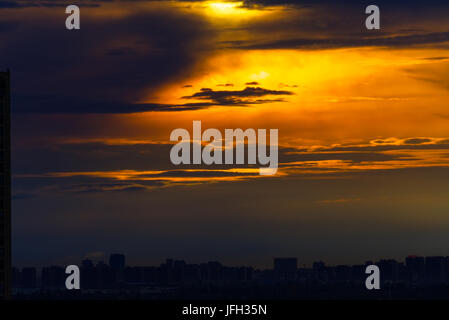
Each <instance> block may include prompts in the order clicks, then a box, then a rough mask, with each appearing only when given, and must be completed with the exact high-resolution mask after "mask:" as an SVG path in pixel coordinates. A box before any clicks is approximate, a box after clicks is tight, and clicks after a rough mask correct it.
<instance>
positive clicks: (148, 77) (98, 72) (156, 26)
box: [0, 9, 214, 113]
mask: <svg viewBox="0 0 449 320" xmlns="http://www.w3.org/2000/svg"><path fill="white" fill-rule="evenodd" d="M47 14H48V12H47ZM61 19H62V20H61ZM61 19H57V18H55V16H54V15H50V16H48V17H46V16H45V13H43V15H42V16H36V17H35V18H34V19H32V20H31V19H30V20H23V21H21V25H20V29H19V30H18V31H17V32H15V31H14V30H13V31H12V32H7V33H6V32H3V33H2V32H0V52H1V53H0V57H1V60H0V61H1V66H0V67H1V68H6V67H8V68H10V69H11V71H12V85H13V89H14V90H13V93H12V94H13V96H12V101H13V107H12V110H13V112H22V113H23V112H31V113H55V112H56V113H65V112H69V113H105V112H110V113H128V112H142V111H147V110H151V109H157V107H158V106H157V105H154V104H151V105H144V104H138V103H136V102H135V101H139V100H141V99H143V98H144V97H148V95H151V93H152V92H155V91H157V89H158V88H159V87H160V86H162V85H164V84H166V83H167V82H171V81H176V79H180V78H182V77H185V76H187V75H192V73H194V72H195V71H194V70H195V65H196V63H197V62H199V61H201V59H202V58H203V56H204V55H207V54H209V53H210V52H211V51H208V50H213V45H212V44H211V43H210V39H211V38H213V34H214V31H213V30H212V29H211V28H210V27H209V25H208V23H207V22H206V21H205V20H204V19H203V18H202V17H200V16H196V15H194V14H192V13H190V14H187V13H180V12H178V11H177V10H175V9H172V10H168V9H158V10H154V11H146V12H139V13H134V14H131V15H129V16H125V17H121V18H112V19H108V20H107V21H103V20H101V19H91V18H89V16H88V15H85V16H84V18H83V22H82V28H81V30H77V31H76V32H69V31H67V30H65V28H64V14H63V15H62V17H61ZM61 21H62V22H61ZM0 23H2V24H5V23H6V24H11V23H12V22H11V21H9V20H8V19H7V17H4V16H2V18H0ZM150 30H151V32H150ZM19 31H20V35H19ZM153 31H154V32H153ZM124 43H126V45H123V44H124ZM199 48H203V50H201V52H199V50H198V49H199ZM204 49H205V50H204ZM37 79H39V80H38V81H36V80H37ZM187 107H189V106H187Z"/></svg>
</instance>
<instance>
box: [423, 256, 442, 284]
mask: <svg viewBox="0 0 449 320" xmlns="http://www.w3.org/2000/svg"><path fill="white" fill-rule="evenodd" d="M426 278H427V281H428V282H430V283H441V282H444V281H445V280H446V258H445V257H426Z"/></svg>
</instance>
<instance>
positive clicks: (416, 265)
mask: <svg viewBox="0 0 449 320" xmlns="http://www.w3.org/2000/svg"><path fill="white" fill-rule="evenodd" d="M405 265H406V267H407V272H408V277H409V280H410V281H412V282H414V283H416V282H422V281H424V278H425V272H426V265H425V262H424V257H417V256H408V257H407V258H405Z"/></svg>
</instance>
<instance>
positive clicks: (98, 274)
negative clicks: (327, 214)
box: [12, 254, 449, 299]
mask: <svg viewBox="0 0 449 320" xmlns="http://www.w3.org/2000/svg"><path fill="white" fill-rule="evenodd" d="M371 264H375V265H377V266H378V267H379V269H380V274H381V276H380V280H381V290H367V289H366V288H365V279H366V278H367V276H368V275H367V274H365V269H366V266H367V265H371ZM79 267H80V272H81V290H70V291H69V290H67V289H65V279H66V277H67V275H66V274H65V267H62V266H55V265H54V266H48V267H44V268H42V269H41V270H40V272H38V270H37V269H36V268H33V267H26V268H22V269H18V268H13V269H12V276H13V294H14V296H15V297H16V298H19V299H39V298H61V299H64V298H86V299H90V298H92V299H98V298H99V299H101V298H106V299H109V298H114V299H116V298H123V299H127V298H145V299H147V298H148V299H179V298H198V299H205V298H206V299H207V298H211V299H214V298H217V299H226V298H248V299H250V298H257V299H260V298H267V299H273V298H274V299H276V298H281V299H286V298H287V299H288V298H290V299H295V298H319V299H322V298H324V299H340V298H376V299H377V298H387V299H388V298H393V299H394V298H435V297H439V298H445V297H449V257H444V256H431V257H422V256H408V257H406V258H405V261H404V262H398V261H396V260H391V259H389V260H386V259H384V260H379V261H376V262H372V261H367V262H365V263H364V264H360V265H336V266H327V265H326V264H325V263H324V262H322V261H318V262H314V263H313V265H312V267H311V268H305V267H298V259H297V258H274V259H273V268H271V269H257V268H253V267H248V266H240V267H229V266H224V265H222V264H221V263H220V262H217V261H212V262H207V263H200V264H189V263H186V262H185V261H183V260H173V259H167V260H166V261H165V263H162V264H161V265H160V266H128V265H127V264H126V258H125V255H123V254H111V255H110V258H109V262H108V263H105V262H103V261H100V262H97V263H94V262H93V261H92V260H89V259H86V260H83V261H82V262H81V265H80V266H79Z"/></svg>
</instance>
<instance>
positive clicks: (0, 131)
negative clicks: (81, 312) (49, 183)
mask: <svg viewBox="0 0 449 320" xmlns="http://www.w3.org/2000/svg"><path fill="white" fill-rule="evenodd" d="M10 296H11V168H10V75H9V71H6V72H0V299H8V298H9V297H10Z"/></svg>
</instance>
